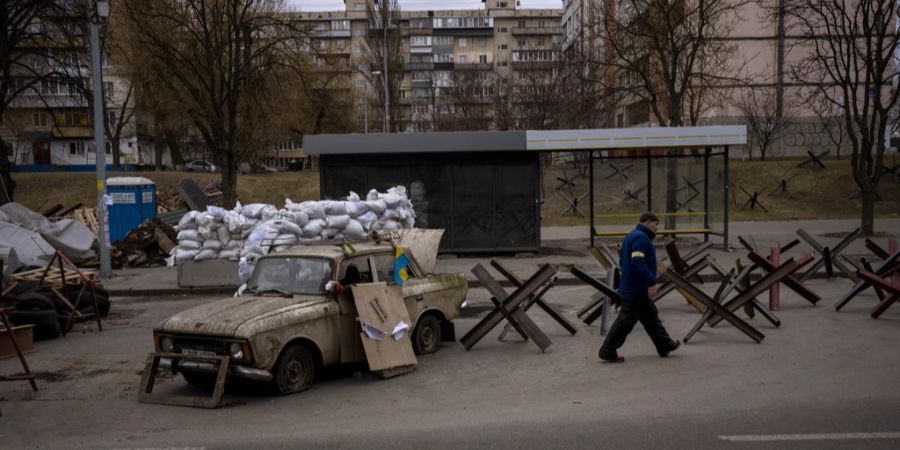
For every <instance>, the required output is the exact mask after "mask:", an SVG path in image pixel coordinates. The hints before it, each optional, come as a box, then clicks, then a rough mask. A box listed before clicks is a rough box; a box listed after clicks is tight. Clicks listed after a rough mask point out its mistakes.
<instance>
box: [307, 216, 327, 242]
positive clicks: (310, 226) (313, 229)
mask: <svg viewBox="0 0 900 450" xmlns="http://www.w3.org/2000/svg"><path fill="white" fill-rule="evenodd" d="M323 228H325V221H324V220H322V219H311V220H310V221H309V223H307V224H306V226H305V227H303V237H305V238H311V237H313V236H318V235H319V234H320V233H322V229H323Z"/></svg>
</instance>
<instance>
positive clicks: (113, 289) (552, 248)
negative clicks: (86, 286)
mask: <svg viewBox="0 0 900 450" xmlns="http://www.w3.org/2000/svg"><path fill="white" fill-rule="evenodd" d="M729 225H730V230H729V233H730V235H731V238H730V247H731V251H728V252H726V251H724V250H723V249H722V248H721V243H722V238H720V237H713V238H712V239H713V243H715V244H716V247H714V248H713V249H712V250H710V252H709V253H710V255H711V256H712V257H713V258H715V259H716V261H717V262H718V263H719V265H721V266H722V267H724V268H725V269H726V270H727V269H729V268H731V267H733V266H734V262H735V260H737V259H738V258H740V257H745V258H744V260H745V261H746V251H745V250H744V249H743V247H741V246H740V244H739V243H738V241H737V237H738V236H743V237H745V238H747V239H748V240H750V238H752V241H751V242H755V244H756V246H757V248H759V249H760V250H761V251H764V252H765V253H768V249H769V248H771V247H772V246H774V245H776V244H785V243H787V242H789V241H791V240H793V239H795V238H797V237H798V236H797V234H796V231H797V229H798V228H803V229H804V230H806V231H807V232H809V233H810V234H811V235H813V236H814V237H815V238H816V239H817V240H818V241H819V242H820V243H821V244H822V245H825V246H833V245H835V244H837V243H838V242H840V240H841V238H842V236H843V235H846V234H847V233H849V232H851V231H853V230H854V229H856V228H857V227H858V226H859V220H855V219H840V220H812V221H810V220H804V221H780V222H732V223H731V224H729ZM875 231H876V234H877V235H876V237H875V238H873V240H874V241H875V242H876V243H878V244H879V245H881V246H882V247H885V248H886V247H887V238H886V237H885V235H893V236H897V237H900V218H897V219H879V220H876V221H875ZM541 239H542V242H543V245H542V248H541V251H540V252H539V253H538V254H523V255H502V256H477V255H476V256H466V255H463V256H455V255H442V256H440V257H439V258H438V260H437V264H436V266H435V271H436V272H445V273H446V272H451V273H452V272H458V273H465V274H466V277H467V278H468V280H469V285H470V287H478V286H479V283H478V282H477V280H476V279H475V277H474V276H473V275H472V273H471V269H472V267H474V266H475V265H476V264H481V265H483V266H484V267H486V268H488V270H489V271H490V272H491V273H492V274H494V276H495V278H497V279H498V280H504V281H505V279H504V278H503V277H501V276H500V274H499V273H497V272H496V271H495V270H494V269H493V268H492V267H491V266H490V261H491V259H497V260H499V261H501V262H503V263H504V264H505V265H506V266H507V267H509V268H510V270H512V271H513V272H515V273H516V275H518V276H519V277H520V278H523V279H524V278H527V277H528V276H530V275H531V274H532V273H534V272H535V271H536V270H537V269H538V268H539V267H540V266H542V265H543V264H553V265H558V266H572V265H577V266H578V268H580V269H582V270H584V271H585V272H587V273H588V274H591V275H594V276H596V277H600V276H601V274H603V273H604V270H603V269H602V268H601V266H600V265H599V264H598V263H597V262H596V261H595V260H594V258H593V257H592V256H591V254H590V250H589V248H588V227H587V226H576V227H544V228H541ZM662 242H663V241H662V240H661V239H657V245H660V244H661V243H662ZM701 242H702V236H698V237H690V238H685V239H682V240H679V248H680V249H681V250H682V252H684V253H687V252H688V251H690V249H692V248H693V247H695V246H696V245H697V244H699V243H701ZM810 250H811V249H810V248H809V246H808V245H806V243H805V242H802V241H801V243H800V245H797V246H796V247H794V248H793V249H792V250H790V251H789V252H787V253H786V254H785V256H784V258H787V257H792V256H793V257H799V256H800V255H802V254H803V253H806V252H808V251H810ZM663 254H664V252H663V250H662V249H660V250H659V252H658V255H659V256H662V255H663ZM841 254H842V255H845V256H847V257H851V258H852V259H853V260H854V261H856V260H858V258H859V257H860V256H868V257H871V256H872V255H871V252H869V250H868V249H866V248H865V243H864V240H863V239H857V240H855V241H854V242H853V243H851V244H850V245H849V246H848V247H847V249H846V250H844V251H843V252H842V253H841ZM704 274H706V275H711V274H712V272H711V271H709V270H707V272H704ZM557 276H558V277H559V281H558V284H580V283H581V281H580V280H577V279H575V278H574V276H572V275H571V274H570V273H569V272H568V271H567V270H564V271H560V272H559V273H558V275H557ZM103 284H104V286H105V287H106V288H107V289H108V290H109V291H110V293H111V294H112V295H115V296H152V295H160V296H164V295H192V294H222V295H230V294H232V293H233V292H234V287H226V288H203V289H188V288H180V287H178V270H177V269H176V268H175V267H151V268H143V269H126V270H118V271H115V272H114V273H113V276H112V277H111V278H110V279H108V280H103ZM502 284H503V285H504V286H510V284H509V283H506V282H504V283H502Z"/></svg>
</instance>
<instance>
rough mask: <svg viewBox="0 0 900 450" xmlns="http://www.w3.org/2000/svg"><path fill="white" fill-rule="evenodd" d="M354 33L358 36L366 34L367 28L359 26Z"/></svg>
mask: <svg viewBox="0 0 900 450" xmlns="http://www.w3.org/2000/svg"><path fill="white" fill-rule="evenodd" d="M353 34H354V35H356V36H365V35H366V29H365V28H357V29H356V30H354V31H353Z"/></svg>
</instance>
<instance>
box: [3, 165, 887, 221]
mask: <svg viewBox="0 0 900 450" xmlns="http://www.w3.org/2000/svg"><path fill="white" fill-rule="evenodd" d="M801 161H802V160H798V159H786V160H775V161H772V160H770V161H731V163H730V174H729V181H730V183H731V184H732V188H731V198H730V199H729V208H730V218H731V220H733V221H757V220H794V219H829V218H857V217H859V214H860V202H859V199H858V198H856V197H854V196H853V195H854V193H855V192H856V191H857V187H856V183H855V182H854V181H853V175H852V173H851V171H850V161H849V160H848V159H847V158H846V157H845V158H843V159H841V160H836V159H825V160H824V161H825V165H826V168H825V169H820V170H814V169H811V168H809V165H807V166H805V167H800V168H798V167H797V165H798V164H799V163H800V162H801ZM616 164H619V165H620V167H625V166H626V164H625V162H617V163H616ZM891 164H893V163H892V162H891V161H888V165H891ZM712 166H715V167H712ZM683 167H685V173H686V174H687V178H693V182H696V181H697V180H699V179H702V165H698V164H696V163H693V164H692V163H685V164H684V165H683ZM564 169H565V172H566V175H563V170H564ZM642 170H644V169H641V168H640V167H638V166H635V168H633V169H632V170H630V171H628V172H627V173H629V174H631V177H629V178H623V177H620V176H616V175H615V174H614V172H613V169H612V168H611V166H610V167H607V164H606V163H605V162H604V163H598V166H597V167H596V169H595V183H597V186H599V187H597V188H596V189H598V191H599V194H598V199H597V203H596V204H595V214H598V215H599V214H609V213H631V212H639V211H641V210H643V209H646V207H645V206H644V205H639V204H638V203H637V202H635V201H630V200H627V197H626V196H625V194H624V191H625V190H626V189H630V190H633V191H637V190H639V189H640V186H641V185H642V184H643V183H644V182H643V181H641V176H642V172H641V171H642ZM654 170H656V169H654ZM717 170H718V171H720V170H721V169H720V166H719V165H718V163H717V164H716V165H713V164H711V171H712V173H711V177H710V178H712V179H713V180H711V181H710V189H711V190H712V191H714V192H713V195H714V196H715V195H718V196H719V199H718V201H715V200H716V199H714V201H713V203H714V205H718V208H717V209H716V208H714V207H711V208H710V210H711V211H714V213H713V214H714V215H715V214H720V213H721V209H722V207H721V204H722V202H721V183H722V181H721V179H722V178H721V177H720V176H719V172H717ZM543 172H544V173H543V178H544V189H543V191H544V202H543V205H542V207H541V215H542V225H544V226H557V225H581V224H586V223H587V218H586V217H578V216H575V215H572V214H566V215H564V216H562V215H560V213H561V212H562V211H563V210H565V209H566V208H567V206H568V203H567V202H566V200H565V199H564V198H563V197H564V196H566V197H571V194H570V193H569V192H568V190H567V189H566V188H565V187H564V185H563V183H561V182H560V181H558V178H557V177H559V178H566V177H571V178H573V179H574V182H575V188H574V191H575V193H576V196H581V195H582V194H584V193H585V192H586V191H587V187H588V182H587V181H588V180H587V178H586V177H578V176H577V174H578V171H577V170H576V169H573V167H572V166H571V165H565V166H551V167H548V168H546V169H545V170H544V171H543ZM657 173H661V171H658V172H657ZM611 174H612V175H611ZM110 176H143V177H147V178H149V179H151V180H153V181H154V182H156V183H157V186H158V189H159V190H160V191H172V190H173V189H174V187H175V186H176V185H177V184H178V183H179V182H180V181H181V180H182V179H184V178H193V179H194V180H196V181H197V183H198V184H199V185H200V186H201V187H202V186H205V185H207V184H208V183H211V182H213V181H216V180H218V178H219V174H209V173H197V172H119V173H116V172H114V173H111V174H110ZM14 179H15V181H16V183H18V188H17V190H16V199H17V201H19V202H20V203H22V204H24V205H25V206H27V207H29V208H32V209H38V210H40V209H42V207H45V206H47V205H51V204H53V203H61V204H63V205H66V206H68V205H71V204H74V203H76V202H81V203H83V204H85V205H92V204H93V203H94V202H95V197H94V196H95V191H94V185H95V184H94V174H93V173H64V174H63V173H17V174H15V175H14ZM654 179H656V178H654ZM781 180H788V181H787V187H788V192H786V193H784V192H772V191H773V190H776V191H777V187H778V184H779V182H780V181H781ZM664 182H665V180H660V181H654V183H655V185H657V186H660V185H663V184H662V183H664ZM679 183H681V184H680V186H681V188H682V189H683V191H682V192H681V194H680V195H682V196H683V195H689V194H690V191H688V190H687V189H689V188H688V187H687V185H686V184H685V183H684V181H679ZM717 183H718V184H717ZM701 185H702V184H701ZM698 187H699V186H698ZM742 188H743V189H742ZM658 190H659V189H658V188H657V191H658ZM743 190H746V191H747V192H749V193H753V192H759V193H760V196H759V201H760V202H761V203H762V205H763V206H764V207H765V208H766V209H768V212H766V211H764V210H762V209H760V208H759V207H756V208H753V209H749V208H748V209H742V208H741V206H742V205H743V204H744V203H745V202H746V201H747V199H748V198H749V197H748V196H747V194H745V193H744V192H743ZM878 190H879V193H880V194H881V201H879V202H877V203H876V206H875V213H876V217H900V177H896V176H893V177H892V176H889V175H884V176H883V177H882V179H881V183H880V184H879V188H878ZM237 191H238V199H239V201H241V202H242V203H245V204H246V203H256V202H262V203H270V204H274V205H279V206H280V205H283V204H284V199H285V198H290V199H291V200H293V201H295V202H297V201H303V200H310V199H318V198H319V174H318V172H314V171H304V172H279V173H267V174H246V175H240V176H239V177H238V187H237ZM642 195H643V194H640V193H638V194H637V196H638V197H641V196H642ZM653 195H654V199H655V200H654V202H653V203H654V205H653V207H654V209H656V210H661V205H660V204H659V201H661V199H662V196H663V194H661V193H659V192H655V193H654V194H653ZM686 199H687V198H686V197H682V200H686ZM587 201H588V200H587V198H584V199H583V200H582V201H581V202H580V203H579V207H580V209H581V211H583V212H584V213H585V214H587V213H588V204H587ZM689 206H690V207H691V208H692V209H694V210H702V198H701V197H696V198H694V199H693V200H691V201H690V204H689ZM626 222H628V223H630V222H631V219H628V220H626Z"/></svg>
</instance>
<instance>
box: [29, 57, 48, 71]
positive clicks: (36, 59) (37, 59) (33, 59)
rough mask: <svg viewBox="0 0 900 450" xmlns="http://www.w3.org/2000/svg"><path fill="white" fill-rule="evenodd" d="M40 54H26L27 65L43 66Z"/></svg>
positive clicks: (34, 67)
mask: <svg viewBox="0 0 900 450" xmlns="http://www.w3.org/2000/svg"><path fill="white" fill-rule="evenodd" d="M42 59H43V58H41V55H34V54H31V55H28V67H31V68H32V69H40V68H41V67H43V66H44V62H43V61H42Z"/></svg>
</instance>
